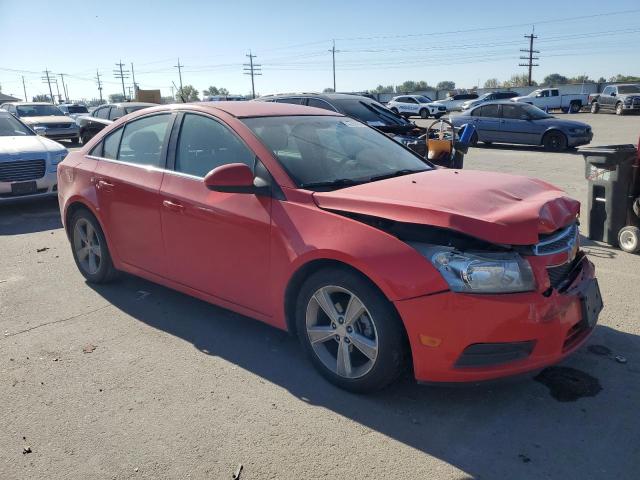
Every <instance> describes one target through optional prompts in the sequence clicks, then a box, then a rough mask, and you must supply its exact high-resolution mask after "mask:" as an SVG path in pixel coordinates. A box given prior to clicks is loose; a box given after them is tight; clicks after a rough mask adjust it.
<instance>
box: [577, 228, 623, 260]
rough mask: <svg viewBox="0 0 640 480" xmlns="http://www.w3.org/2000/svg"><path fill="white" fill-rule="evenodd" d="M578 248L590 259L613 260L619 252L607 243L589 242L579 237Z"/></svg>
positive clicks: (586, 238)
mask: <svg viewBox="0 0 640 480" xmlns="http://www.w3.org/2000/svg"><path fill="white" fill-rule="evenodd" d="M580 247H582V249H583V250H584V251H585V253H586V254H587V255H588V256H590V257H597V258H609V259H613V258H616V257H617V256H618V254H619V253H620V250H619V249H618V248H616V247H614V246H612V245H609V244H608V243H604V242H598V241H595V240H591V239H590V238H589V237H586V236H584V235H582V234H581V235H580Z"/></svg>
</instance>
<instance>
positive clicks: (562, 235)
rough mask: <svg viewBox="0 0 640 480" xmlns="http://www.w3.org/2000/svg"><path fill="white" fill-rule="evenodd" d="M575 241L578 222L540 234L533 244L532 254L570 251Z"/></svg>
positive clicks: (576, 239)
mask: <svg viewBox="0 0 640 480" xmlns="http://www.w3.org/2000/svg"><path fill="white" fill-rule="evenodd" d="M577 241H578V224H576V223H572V224H571V225H569V226H568V227H565V228H563V229H562V230H560V231H558V232H554V233H552V234H550V235H544V236H541V238H540V241H539V242H538V243H537V244H536V245H534V246H533V254H534V255H538V256H540V255H552V254H555V253H561V252H564V251H571V250H572V249H573V248H575V246H576V243H577Z"/></svg>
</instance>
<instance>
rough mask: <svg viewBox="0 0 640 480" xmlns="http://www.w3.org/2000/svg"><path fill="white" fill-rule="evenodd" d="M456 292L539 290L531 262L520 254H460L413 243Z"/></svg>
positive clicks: (451, 250) (445, 248)
mask: <svg viewBox="0 0 640 480" xmlns="http://www.w3.org/2000/svg"><path fill="white" fill-rule="evenodd" d="M411 246H412V247H413V248H415V249H416V250H418V252H420V253H421V254H422V255H423V256H424V257H425V258H426V259H427V260H429V261H430V262H431V263H432V264H433V266H434V267H436V269H437V270H438V271H439V272H440V274H441V275H442V277H443V278H444V279H445V280H446V282H447V283H448V284H449V287H450V288H451V290H453V291H454V292H464V293H514V292H529V291H532V290H535V287H536V284H535V279H534V276H533V271H532V270H531V266H530V265H529V262H527V261H526V260H525V259H523V258H522V257H521V256H520V255H518V254H517V253H512V252H506V253H494V252H478V253H469V252H459V251H457V250H455V249H454V248H451V247H443V246H438V245H428V244H424V243H411Z"/></svg>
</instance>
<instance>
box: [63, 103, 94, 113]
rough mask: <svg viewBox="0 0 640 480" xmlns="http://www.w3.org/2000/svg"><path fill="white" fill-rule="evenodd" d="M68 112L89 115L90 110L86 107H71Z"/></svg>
mask: <svg viewBox="0 0 640 480" xmlns="http://www.w3.org/2000/svg"><path fill="white" fill-rule="evenodd" d="M67 111H68V112H69V113H89V110H87V107H85V106H84V105H70V106H68V107H67Z"/></svg>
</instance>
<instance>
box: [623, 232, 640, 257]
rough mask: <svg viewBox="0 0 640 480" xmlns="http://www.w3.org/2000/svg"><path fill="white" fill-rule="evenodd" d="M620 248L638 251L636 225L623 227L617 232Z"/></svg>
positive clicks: (627, 250) (626, 250) (638, 239)
mask: <svg viewBox="0 0 640 480" xmlns="http://www.w3.org/2000/svg"><path fill="white" fill-rule="evenodd" d="M618 245H619V246H620V250H623V251H625V252H627V253H638V252H640V229H639V228H638V227H624V228H621V229H620V231H619V232H618Z"/></svg>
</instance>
